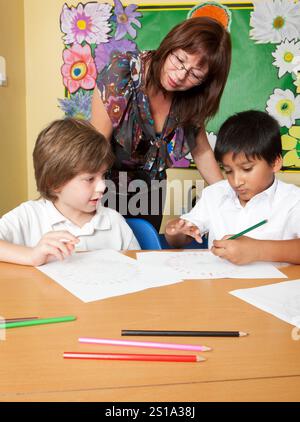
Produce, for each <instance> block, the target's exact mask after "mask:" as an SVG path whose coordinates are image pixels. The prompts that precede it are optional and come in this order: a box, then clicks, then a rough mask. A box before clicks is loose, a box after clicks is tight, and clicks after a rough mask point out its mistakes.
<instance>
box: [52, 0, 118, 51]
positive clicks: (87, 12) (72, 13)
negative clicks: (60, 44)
mask: <svg viewBox="0 0 300 422" xmlns="http://www.w3.org/2000/svg"><path fill="white" fill-rule="evenodd" d="M111 9H112V7H111V5H109V4H107V3H104V4H100V3H87V4H86V5H85V6H83V5H82V3H79V5H78V6H77V8H75V7H71V8H69V7H68V6H67V4H64V6H63V10H62V13H61V15H60V22H61V30H62V32H64V33H65V34H66V35H65V36H64V40H65V44H73V43H77V44H81V43H82V42H83V41H85V42H87V43H89V44H93V43H96V44H99V43H100V42H107V41H108V35H107V34H108V33H109V32H110V24H109V18H110V16H111Z"/></svg>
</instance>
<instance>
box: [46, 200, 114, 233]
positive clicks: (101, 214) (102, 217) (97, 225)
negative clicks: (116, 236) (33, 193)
mask: <svg viewBox="0 0 300 422" xmlns="http://www.w3.org/2000/svg"><path fill="white" fill-rule="evenodd" d="M45 205H46V211H47V214H48V218H49V223H50V225H51V227H53V228H54V226H55V225H57V224H59V223H67V224H68V225H70V226H74V227H77V228H78V229H79V230H82V231H84V232H85V231H89V232H90V231H91V230H94V229H96V230H109V229H110V228H111V221H110V218H109V216H108V215H107V213H106V212H105V208H103V207H102V206H101V205H100V207H99V208H98V210H97V213H96V214H95V215H94V216H93V218H92V219H91V221H89V222H88V223H86V224H85V225H84V226H83V227H81V228H80V227H78V226H76V224H74V223H72V221H70V220H69V219H68V218H66V217H65V216H64V215H63V214H62V213H60V212H59V211H58V209H57V208H56V207H55V206H54V204H53V203H52V202H51V201H48V200H47V199H46V200H45Z"/></svg>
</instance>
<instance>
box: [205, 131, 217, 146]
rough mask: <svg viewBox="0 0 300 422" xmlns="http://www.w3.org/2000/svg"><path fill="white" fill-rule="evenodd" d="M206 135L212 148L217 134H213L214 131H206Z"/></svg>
mask: <svg viewBox="0 0 300 422" xmlns="http://www.w3.org/2000/svg"><path fill="white" fill-rule="evenodd" d="M206 136H207V139H208V142H209V145H210V146H211V149H212V150H214V149H215V146H216V142H217V136H216V135H215V134H214V132H206Z"/></svg>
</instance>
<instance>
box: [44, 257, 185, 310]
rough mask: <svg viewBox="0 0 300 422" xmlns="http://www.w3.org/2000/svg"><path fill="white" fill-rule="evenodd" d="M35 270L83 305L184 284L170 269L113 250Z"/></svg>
mask: <svg viewBox="0 0 300 422" xmlns="http://www.w3.org/2000/svg"><path fill="white" fill-rule="evenodd" d="M36 268H37V269H38V270H40V271H41V272H43V273H44V274H46V275H47V276H48V277H50V278H52V279H53V280H55V281H56V282H57V283H58V284H60V285H61V286H63V287H64V288H65V289H67V290H68V291H69V292H71V293H72V294H73V295H75V296H76V297H78V298H79V299H81V300H82V301H83V302H92V301H95V300H99V299H105V298H108V297H112V296H119V295H124V294H127V293H133V292H138V291H141V290H145V289H149V288H151V287H159V286H165V285H168V284H173V283H178V282H180V281H182V280H181V278H180V277H179V276H178V274H176V273H175V272H173V271H170V270H169V269H168V268H163V267H161V268H157V266H151V267H150V266H148V265H143V264H141V263H138V262H137V261H136V260H135V259H132V258H129V257H127V256H125V255H122V254H121V253H119V252H116V251H112V250H99V251H92V252H83V253H75V254H73V255H72V256H70V257H69V258H67V259H65V260H64V261H55V262H51V263H49V264H45V265H42V266H39V267H36Z"/></svg>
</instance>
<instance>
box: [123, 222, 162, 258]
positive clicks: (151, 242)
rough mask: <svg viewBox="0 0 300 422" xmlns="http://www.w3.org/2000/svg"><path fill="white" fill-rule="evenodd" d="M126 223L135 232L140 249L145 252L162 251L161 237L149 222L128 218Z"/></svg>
mask: <svg viewBox="0 0 300 422" xmlns="http://www.w3.org/2000/svg"><path fill="white" fill-rule="evenodd" d="M126 223H127V224H128V225H129V227H130V228H131V230H132V231H133V233H134V235H135V237H136V238H137V241H138V242H139V244H140V247H141V248H142V249H144V250H149V249H151V250H161V249H162V246H161V244H160V238H159V235H158V233H157V231H156V229H155V227H153V226H152V224H151V223H149V221H147V220H144V219H143V218H126Z"/></svg>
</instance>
